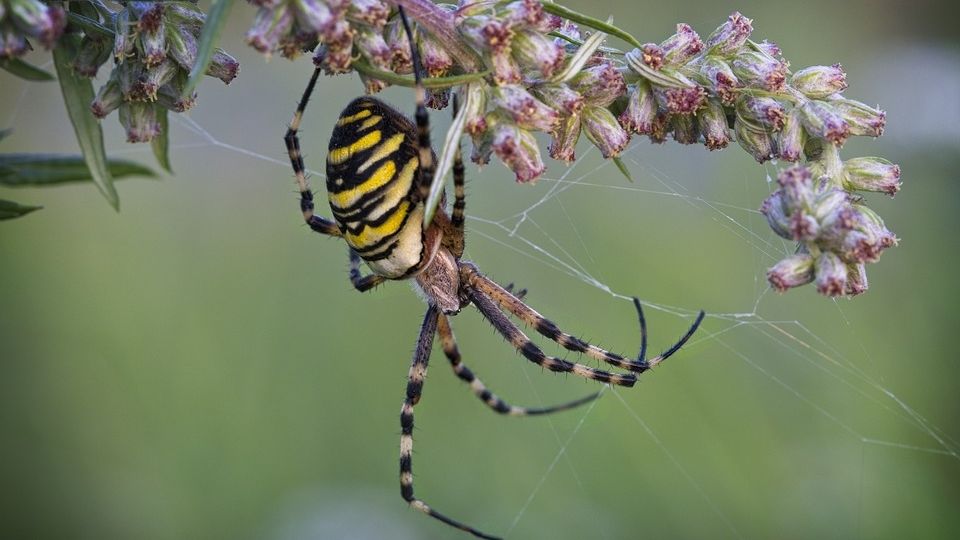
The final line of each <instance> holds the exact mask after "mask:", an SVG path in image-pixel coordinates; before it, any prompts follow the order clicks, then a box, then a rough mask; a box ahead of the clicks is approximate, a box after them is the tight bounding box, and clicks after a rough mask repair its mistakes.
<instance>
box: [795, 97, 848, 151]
mask: <svg viewBox="0 0 960 540" xmlns="http://www.w3.org/2000/svg"><path fill="white" fill-rule="evenodd" d="M800 110H801V116H800V119H801V121H802V122H803V127H804V128H806V130H807V132H808V133H809V134H810V135H813V136H814V137H820V138H821V139H826V140H828V141H830V142H832V143H833V144H835V145H837V146H843V143H844V142H845V141H846V140H847V137H849V136H850V126H849V125H848V124H847V123H846V122H845V121H844V120H843V118H842V117H841V116H840V115H839V114H838V113H837V111H836V109H834V108H833V107H832V106H830V105H828V104H827V103H825V102H823V101H808V102H806V103H804V104H803V105H802V106H801V107H800Z"/></svg>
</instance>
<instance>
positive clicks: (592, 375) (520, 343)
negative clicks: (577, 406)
mask: <svg viewBox="0 0 960 540" xmlns="http://www.w3.org/2000/svg"><path fill="white" fill-rule="evenodd" d="M467 294H468V295H469V297H470V300H471V301H473V304H474V305H475V306H477V309H478V310H480V313H481V314H482V315H483V317H484V318H485V319H487V321H489V322H490V324H492V325H493V327H494V328H495V329H496V330H497V332H499V333H500V334H501V335H502V336H503V337H504V338H506V339H507V341H509V342H510V344H511V345H513V346H514V348H516V349H517V350H518V351H520V354H522V355H523V356H524V357H525V358H526V359H527V360H530V361H531V362H533V363H535V364H537V365H539V366H543V367H545V368H547V369H549V370H550V371H563V372H569V373H573V374H575V375H579V376H581V377H584V378H587V379H593V380H595V381H600V382H605V383H610V384H615V385H618V386H633V385H634V384H636V382H637V376H636V375H634V374H633V373H610V372H608V371H603V370H599V369H594V368H592V367H590V366H585V365H583V364H579V363H576V362H568V361H566V360H562V359H560V358H557V357H554V356H548V355H546V354H544V353H543V351H541V350H540V349H539V348H538V347H537V346H536V345H534V344H533V342H532V341H530V338H528V337H527V335H526V334H524V333H523V331H521V330H520V329H519V328H517V326H516V325H515V324H513V323H512V322H510V319H508V318H507V316H506V315H504V314H503V312H502V311H500V309H499V308H498V307H497V305H496V303H495V302H494V301H493V300H491V299H490V297H488V296H487V295H486V294H485V293H484V292H483V291H481V290H479V289H474V288H472V287H467Z"/></svg>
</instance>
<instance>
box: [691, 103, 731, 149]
mask: <svg viewBox="0 0 960 540" xmlns="http://www.w3.org/2000/svg"><path fill="white" fill-rule="evenodd" d="M697 124H698V125H699V126H700V131H701V132H702V133H703V142H704V144H705V145H706V147H707V148H709V149H710V150H719V149H721V148H726V147H727V145H728V144H730V128H729V125H728V123H727V114H726V112H725V111H724V110H723V105H721V104H720V101H718V100H716V99H708V100H707V104H706V106H705V107H704V108H702V109H700V111H699V112H698V113H697Z"/></svg>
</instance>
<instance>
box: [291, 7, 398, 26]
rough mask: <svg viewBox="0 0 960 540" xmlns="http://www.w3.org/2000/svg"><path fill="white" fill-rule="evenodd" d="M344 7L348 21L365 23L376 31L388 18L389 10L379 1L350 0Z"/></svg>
mask: <svg viewBox="0 0 960 540" xmlns="http://www.w3.org/2000/svg"><path fill="white" fill-rule="evenodd" d="M299 1H303V0H299ZM314 1H316V0H314ZM318 3H319V2H318ZM346 7H347V17H348V18H349V19H350V20H352V21H358V22H362V23H365V24H366V25H369V26H372V27H373V28H375V29H377V30H382V29H383V27H384V25H385V24H387V18H388V17H389V16H390V8H389V7H388V6H387V5H386V4H385V3H383V2H381V1H380V0H351V1H350V2H349V3H346Z"/></svg>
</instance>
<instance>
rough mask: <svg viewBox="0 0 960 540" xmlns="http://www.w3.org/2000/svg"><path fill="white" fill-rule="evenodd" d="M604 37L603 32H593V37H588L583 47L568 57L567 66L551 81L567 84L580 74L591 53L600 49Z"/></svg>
mask: <svg viewBox="0 0 960 540" xmlns="http://www.w3.org/2000/svg"><path fill="white" fill-rule="evenodd" d="M606 37H607V35H606V34H604V33H603V32H594V33H593V35H592V36H590V37H588V38H587V39H586V41H584V42H583V45H581V46H580V48H579V49H577V52H575V53H574V54H573V56H571V57H570V61H569V62H567V66H566V67H565V68H563V70H561V71H560V72H559V73H557V74H556V75H554V76H553V81H554V82H567V81H569V80H570V79H572V78H573V77H574V76H575V75H576V74H577V73H580V71H581V70H583V66H585V65H586V64H587V60H590V57H591V56H593V53H595V52H597V49H598V48H600V44H601V43H603V40H604V38H606Z"/></svg>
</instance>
